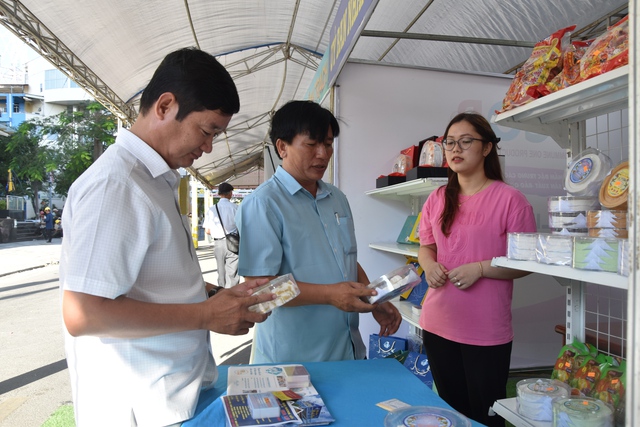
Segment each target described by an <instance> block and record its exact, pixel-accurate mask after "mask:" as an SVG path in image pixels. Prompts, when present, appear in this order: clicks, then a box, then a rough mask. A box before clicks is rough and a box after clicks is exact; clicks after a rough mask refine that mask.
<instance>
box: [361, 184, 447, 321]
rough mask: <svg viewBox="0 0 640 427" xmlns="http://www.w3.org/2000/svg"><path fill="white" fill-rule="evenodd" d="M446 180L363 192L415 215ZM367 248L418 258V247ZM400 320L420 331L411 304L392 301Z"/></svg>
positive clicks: (376, 245)
mask: <svg viewBox="0 0 640 427" xmlns="http://www.w3.org/2000/svg"><path fill="white" fill-rule="evenodd" d="M446 183H447V178H419V179H414V180H412V181H407V182H403V183H400V184H395V185H390V186H388V187H382V188H376V189H375V190H369V191H367V192H365V194H366V195H368V196H373V197H378V198H383V199H387V200H393V201H401V202H404V203H405V204H407V205H409V206H410V207H411V214H412V215H417V213H418V212H419V211H420V209H421V208H422V203H421V202H422V199H423V198H425V197H426V196H428V195H429V194H431V192H433V191H434V190H436V189H437V188H438V187H440V186H442V185H445V184H446ZM369 247H370V248H372V249H376V250H379V251H383V252H389V253H392V254H398V255H404V256H406V257H414V258H417V257H418V249H419V248H420V246H419V245H405V244H402V243H397V242H374V243H369ZM393 304H394V305H395V306H396V307H397V308H398V311H400V314H401V315H402V318H403V319H404V320H405V321H407V323H409V324H410V325H411V326H412V327H413V328H414V331H413V332H414V333H417V331H418V330H419V329H420V324H419V316H417V315H415V314H414V313H413V312H412V311H411V307H412V304H410V303H408V302H406V301H394V302H393Z"/></svg>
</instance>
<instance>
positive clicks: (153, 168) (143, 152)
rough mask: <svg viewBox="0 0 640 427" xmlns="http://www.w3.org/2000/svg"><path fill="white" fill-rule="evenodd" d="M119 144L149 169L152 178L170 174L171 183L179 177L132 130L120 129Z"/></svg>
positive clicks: (168, 176)
mask: <svg viewBox="0 0 640 427" xmlns="http://www.w3.org/2000/svg"><path fill="white" fill-rule="evenodd" d="M118 143H119V144H120V145H121V146H122V147H123V148H124V149H126V150H127V151H129V152H130V153H131V154H133V155H134V156H135V157H136V159H138V161H139V162H140V163H142V164H143V165H144V166H145V167H146V168H147V170H148V171H149V173H150V174H151V176H152V177H154V178H157V177H159V176H161V175H164V174H167V173H168V175H167V179H168V180H170V182H172V181H175V180H177V178H178V177H179V174H178V172H177V171H176V170H173V169H171V167H169V165H168V164H167V162H165V160H164V159H163V158H162V156H161V155H160V154H158V152H157V151H156V150H154V149H153V148H151V146H150V145H149V144H147V143H146V142H144V141H143V140H142V139H140V138H139V137H138V136H137V135H135V134H134V133H133V132H131V131H130V130H128V129H124V128H123V129H120V131H119V132H118ZM170 177H173V178H170Z"/></svg>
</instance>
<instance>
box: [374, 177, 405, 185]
mask: <svg viewBox="0 0 640 427" xmlns="http://www.w3.org/2000/svg"><path fill="white" fill-rule="evenodd" d="M406 180H407V177H406V176H404V175H403V176H393V175H392V176H389V175H386V176H381V177H379V178H378V179H376V188H382V187H388V186H389V185H393V184H400V183H401V182H405V181H406Z"/></svg>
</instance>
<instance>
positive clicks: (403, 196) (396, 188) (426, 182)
mask: <svg viewBox="0 0 640 427" xmlns="http://www.w3.org/2000/svg"><path fill="white" fill-rule="evenodd" d="M446 183H447V178H418V179H414V180H411V181H407V182H402V183H400V184H394V185H389V186H388V187H382V188H376V189H375V190H369V191H365V193H364V194H366V195H367V196H375V197H382V198H386V199H392V200H402V201H406V200H407V199H408V198H409V197H407V196H427V195H429V194H430V193H431V192H432V191H434V190H435V189H437V188H438V187H440V186H441V185H445V184H446Z"/></svg>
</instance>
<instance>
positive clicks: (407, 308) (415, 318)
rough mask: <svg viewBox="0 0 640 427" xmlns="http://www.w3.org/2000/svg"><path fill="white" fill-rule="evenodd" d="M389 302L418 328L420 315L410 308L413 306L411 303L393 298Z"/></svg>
mask: <svg viewBox="0 0 640 427" xmlns="http://www.w3.org/2000/svg"><path fill="white" fill-rule="evenodd" d="M391 303H392V304H393V305H395V306H396V308H397V309H398V311H399V312H400V314H401V315H402V318H403V319H404V320H406V321H407V322H409V323H410V324H411V325H413V326H415V327H416V328H418V329H420V316H419V315H417V314H414V313H413V311H412V309H411V308H412V307H413V304H411V303H410V302H408V301H405V300H403V301H400V300H394V301H391Z"/></svg>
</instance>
